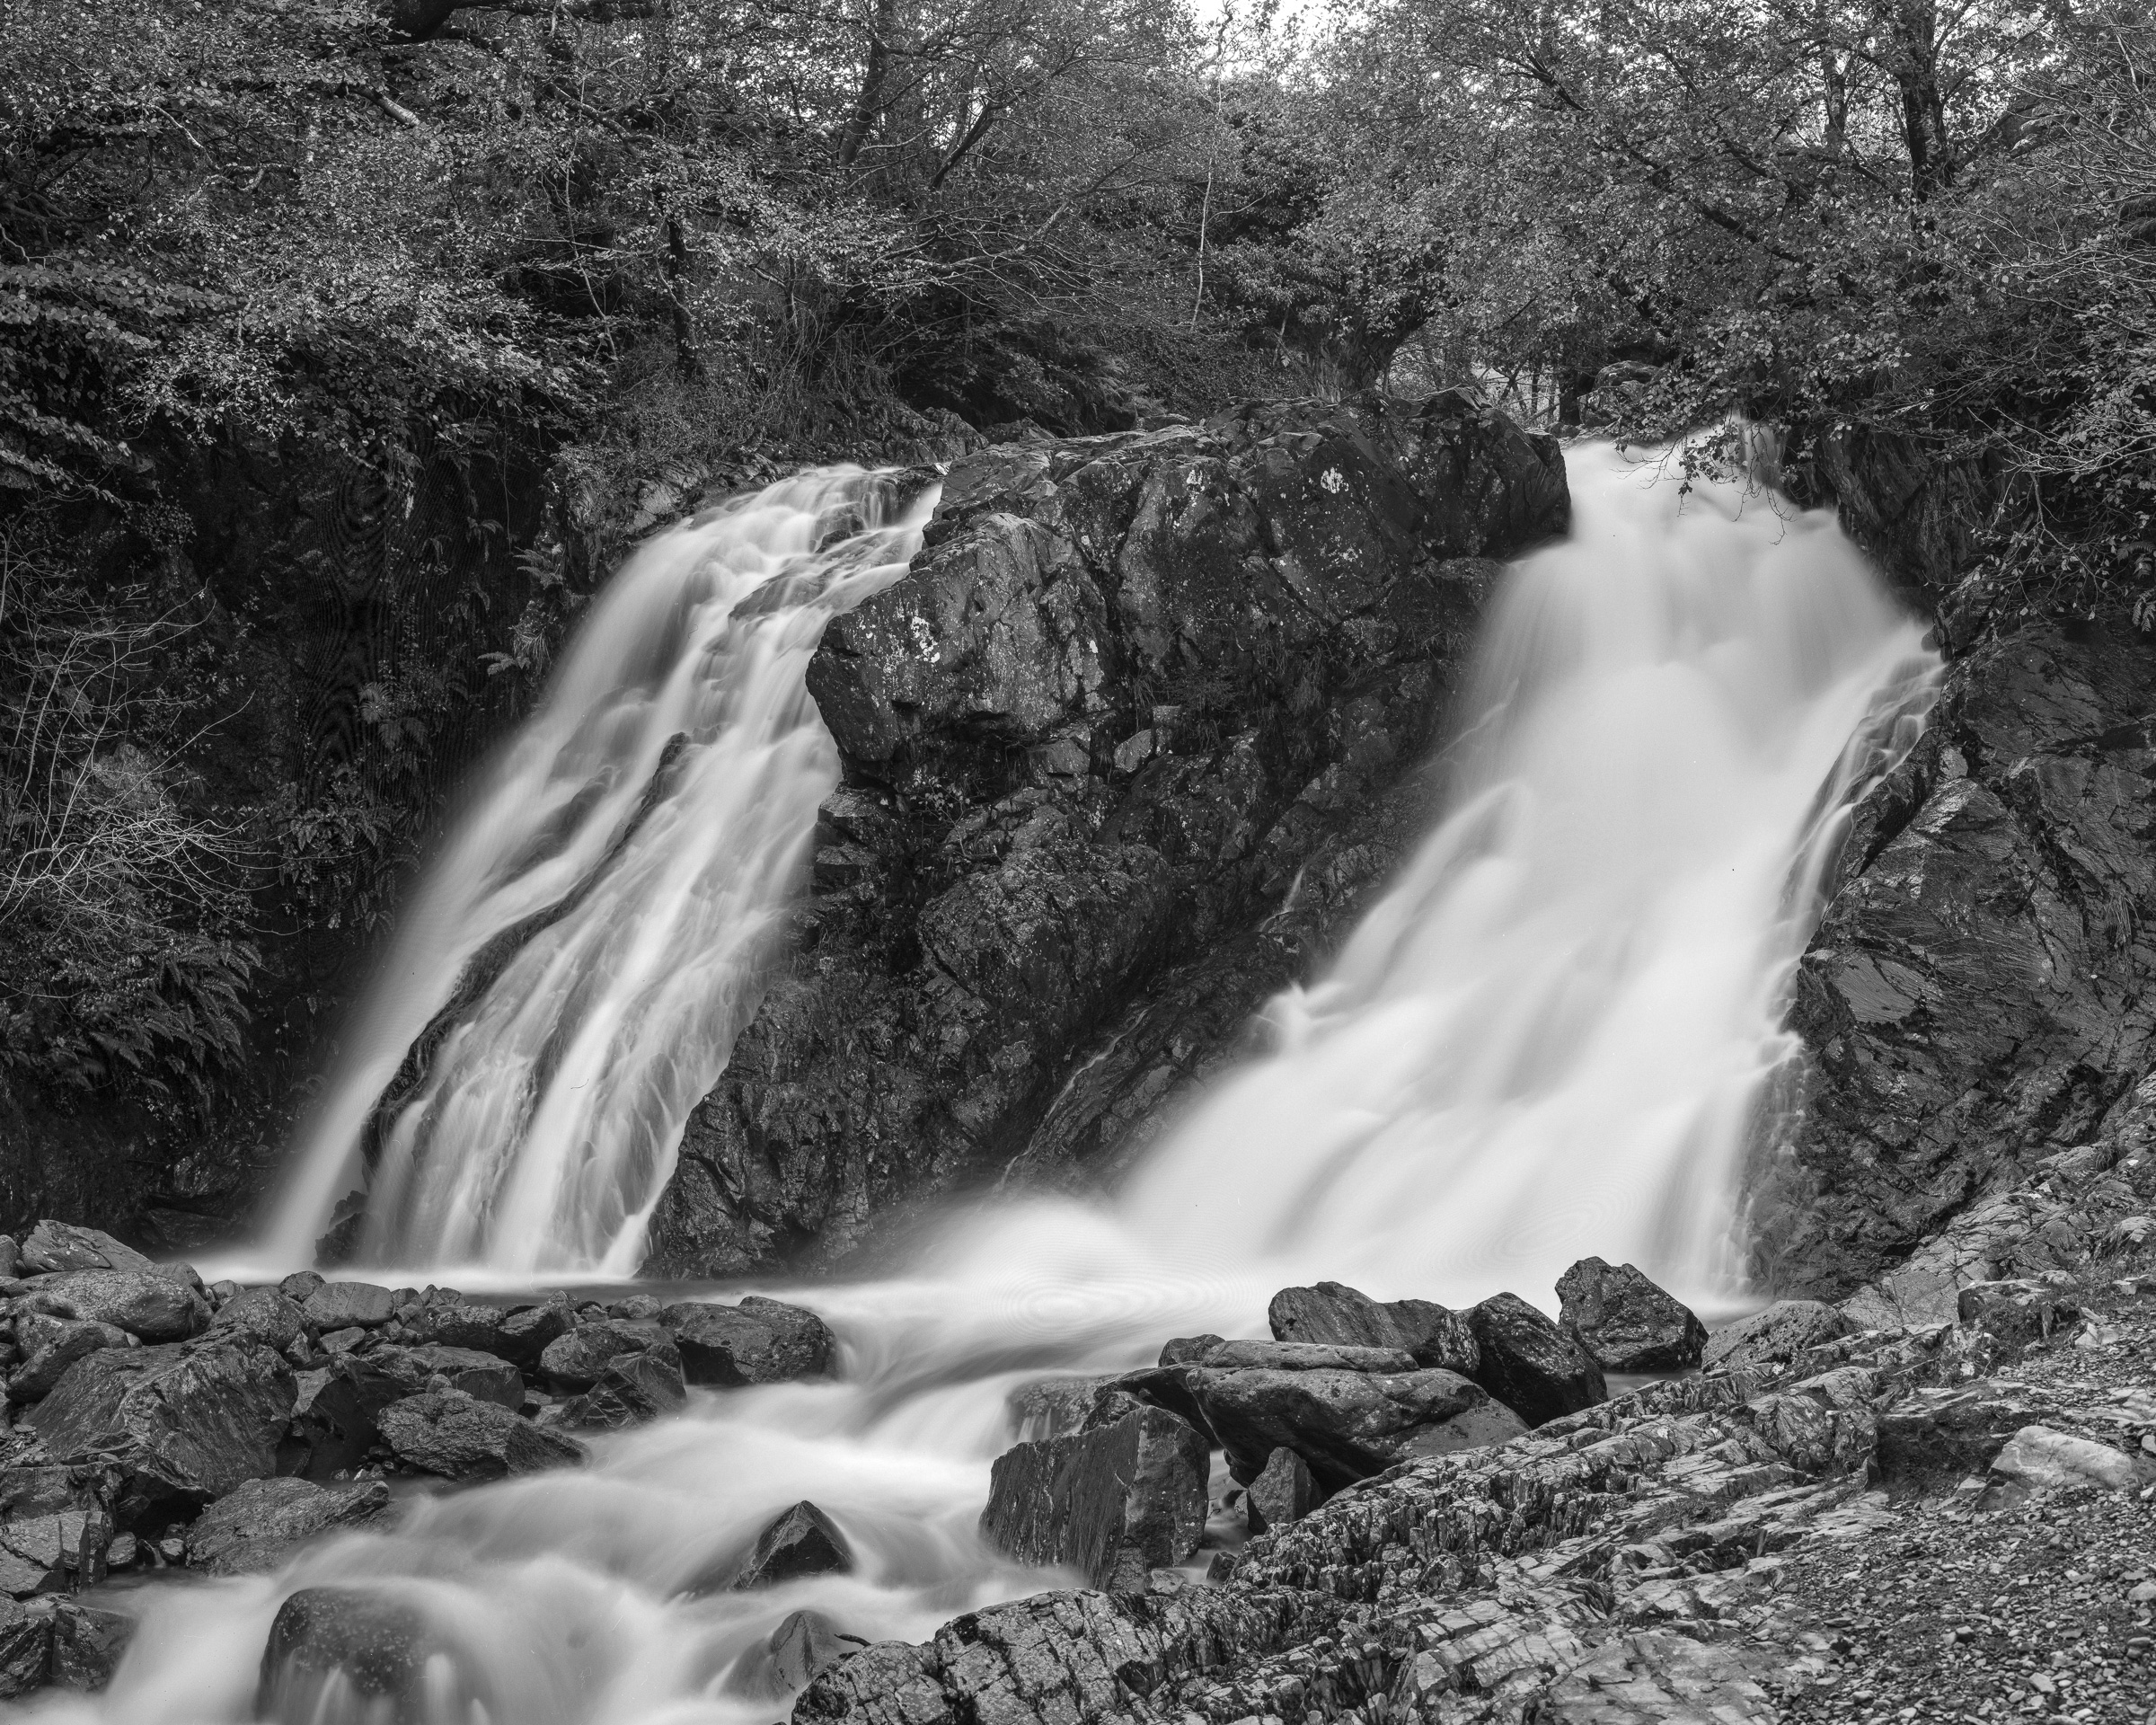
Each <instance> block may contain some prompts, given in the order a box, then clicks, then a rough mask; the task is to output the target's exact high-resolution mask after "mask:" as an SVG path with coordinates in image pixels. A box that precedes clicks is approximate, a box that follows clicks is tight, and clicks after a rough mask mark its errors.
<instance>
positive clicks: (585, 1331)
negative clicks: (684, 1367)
mask: <svg viewBox="0 0 2156 1725" xmlns="http://www.w3.org/2000/svg"><path fill="white" fill-rule="evenodd" d="M647 1352H651V1353H657V1354H658V1355H659V1356H660V1357H661V1358H664V1359H667V1360H670V1361H672V1362H673V1365H674V1367H675V1369H676V1371H678V1370H680V1369H681V1364H682V1358H681V1355H680V1353H679V1351H678V1350H677V1349H676V1346H675V1341H674V1337H673V1335H672V1333H671V1332H670V1331H667V1329H666V1328H665V1327H664V1326H662V1325H660V1324H657V1323H626V1322H623V1320H622V1319H619V1318H602V1319H600V1320H599V1321H598V1322H597V1323H579V1325H577V1327H576V1328H575V1329H573V1330H571V1331H569V1332H568V1334H566V1335H562V1336H557V1337H556V1338H555V1339H554V1340H552V1341H550V1342H548V1343H547V1344H546V1349H545V1351H544V1352H543V1353H542V1354H541V1355H540V1357H539V1369H540V1371H541V1372H542V1373H543V1375H544V1376H545V1378H546V1380H547V1382H548V1383H550V1384H552V1385H553V1386H554V1388H556V1389H557V1390H567V1391H571V1392H576V1391H581V1390H588V1389H590V1388H591V1387H592V1385H593V1384H596V1383H597V1382H598V1381H599V1376H600V1374H601V1373H603V1372H604V1371H605V1369H606V1367H607V1365H608V1364H609V1363H610V1362H611V1361H613V1360H614V1359H616V1358H619V1357H620V1356H622V1355H623V1354H641V1353H647Z"/></svg>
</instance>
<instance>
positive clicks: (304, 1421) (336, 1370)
mask: <svg viewBox="0 0 2156 1725" xmlns="http://www.w3.org/2000/svg"><path fill="white" fill-rule="evenodd" d="M413 1393H416V1386H414V1385H412V1384H406V1383H404V1382H402V1381H401V1380H399V1379H397V1378H394V1377H392V1376H389V1375H388V1374H386V1373H382V1372H377V1371H374V1370H371V1369H369V1368H368V1367H367V1364H366V1363H365V1362H363V1361H360V1360H358V1359H355V1358H352V1357H350V1356H349V1355H340V1356H338V1357H337V1358H332V1359H331V1360H330V1362H329V1363H328V1364H327V1365H326V1366H320V1367H314V1369H312V1370H310V1371H305V1372H301V1373H300V1374H299V1375H298V1376H297V1378H296V1380H295V1385H294V1395H293V1401H292V1422H291V1429H290V1431H289V1434H288V1437H287V1443H286V1445H285V1446H284V1447H283V1448H282V1449H281V1450H280V1451H279V1454H278V1473H294V1474H298V1475H300V1476H302V1477H304V1478H306V1479H310V1480H314V1481H315V1482H318V1483H327V1482H329V1481H331V1479H333V1478H334V1477H335V1476H336V1475H337V1474H339V1473H349V1471H350V1470H351V1469H353V1468H355V1467H358V1465H359V1464H361V1463H362V1462H364V1461H365V1460H366V1459H367V1452H368V1451H369V1450H371V1449H372V1448H373V1447H374V1446H375V1441H376V1438H377V1437H379V1435H380V1434H379V1432H378V1430H377V1429H376V1425H375V1416H376V1414H378V1413H379V1412H381V1411H382V1410H383V1409H384V1408H385V1407H387V1406H388V1405H389V1404H390V1403H391V1402H397V1401H402V1399H403V1398H404V1397H405V1396H407V1395H411V1394H413Z"/></svg>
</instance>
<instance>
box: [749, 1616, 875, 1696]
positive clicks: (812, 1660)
mask: <svg viewBox="0 0 2156 1725" xmlns="http://www.w3.org/2000/svg"><path fill="white" fill-rule="evenodd" d="M768 1645H769V1647H770V1650H771V1659H772V1667H773V1676H776V1677H777V1679H778V1685H779V1690H780V1693H781V1694H791V1693H792V1692H793V1691H795V1690H797V1689H805V1688H807V1687H808V1681H809V1679H810V1678H812V1677H814V1676H816V1675H817V1673H818V1672H819V1671H827V1670H829V1669H830V1668H832V1667H833V1666H835V1665H836V1664H837V1663H838V1662H839V1661H840V1660H841V1659H851V1658H852V1657H853V1655H854V1654H856V1653H858V1652H860V1651H861V1650H862V1648H864V1647H866V1646H867V1645H868V1643H867V1642H866V1641H863V1640H862V1638H861V1637H860V1636H858V1635H849V1634H847V1633H846V1632H844V1630H842V1629H840V1628H839V1626H838V1625H837V1624H836V1623H833V1622H832V1621H831V1619H830V1618H828V1617H826V1616H825V1615H824V1614H823V1613H822V1612H820V1611H797V1612H793V1613H791V1614H789V1615H788V1616H787V1617H786V1619H785V1620H784V1621H783V1622H782V1623H780V1625H779V1626H778V1627H777V1628H776V1629H774V1630H773V1631H772V1632H771V1641H770V1642H769V1643H768Z"/></svg>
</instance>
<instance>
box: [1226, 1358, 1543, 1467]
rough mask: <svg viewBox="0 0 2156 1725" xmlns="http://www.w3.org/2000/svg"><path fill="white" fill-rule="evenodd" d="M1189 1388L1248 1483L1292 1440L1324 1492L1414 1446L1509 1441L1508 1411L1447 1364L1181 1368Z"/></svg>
mask: <svg viewBox="0 0 2156 1725" xmlns="http://www.w3.org/2000/svg"><path fill="white" fill-rule="evenodd" d="M1185 1381H1186V1383H1187V1384H1188V1389H1189V1393H1190V1394H1191V1396H1192V1397H1193V1398H1194V1399H1195V1400H1196V1401H1197V1405H1198V1406H1199V1408H1200V1409H1202V1410H1203V1411H1204V1413H1205V1416H1206V1423H1207V1425H1208V1426H1209V1427H1210V1428H1211V1429H1212V1430H1213V1432H1214V1434H1215V1436H1217V1437H1218V1438H1219V1439H1220V1443H1221V1446H1222V1447H1223V1448H1224V1449H1225V1450H1226V1451H1227V1454H1228V1471H1229V1472H1230V1473H1233V1475H1234V1476H1235V1478H1236V1479H1237V1480H1238V1481H1240V1482H1242V1483H1243V1484H1245V1485H1248V1484H1249V1483H1250V1482H1251V1481H1253V1480H1255V1479H1256V1478H1257V1477H1258V1475H1259V1473H1261V1472H1263V1470H1264V1468H1265V1464H1266V1463H1267V1461H1268V1460H1269V1459H1270V1458H1271V1456H1272V1453H1273V1452H1274V1451H1275V1450H1276V1449H1292V1450H1294V1452H1295V1454H1296V1455H1300V1456H1302V1457H1303V1460H1304V1461H1305V1462H1306V1463H1308V1464H1309V1465H1310V1471H1311V1473H1312V1475H1313V1476H1314V1477H1315V1478H1316V1479H1317V1481H1318V1483H1319V1484H1320V1485H1321V1486H1323V1487H1324V1488H1325V1489H1326V1490H1327V1491H1339V1488H1340V1487H1342V1486H1344V1485H1347V1484H1349V1483H1351V1482H1354V1481H1356V1480H1361V1479H1367V1478H1368V1477H1369V1476H1370V1475H1371V1474H1373V1473H1383V1471H1384V1470H1385V1469H1386V1468H1388V1467H1392V1466H1393V1465H1395V1464H1398V1463H1400V1462H1403V1461H1408V1460H1410V1459H1412V1458H1414V1457H1416V1456H1418V1455H1447V1454H1450V1453H1451V1452H1453V1451H1454V1450H1461V1449H1473V1448H1477V1447H1480V1446H1482V1445H1484V1444H1502V1443H1507V1442H1509V1441H1510V1440H1511V1439H1512V1438H1516V1437H1518V1436H1519V1435H1520V1433H1522V1432H1523V1431H1524V1430H1525V1429H1526V1427H1525V1426H1524V1425H1523V1424H1522V1423H1521V1421H1520V1420H1519V1417H1518V1416H1517V1415H1515V1413H1513V1412H1512V1411H1511V1410H1509V1409H1508V1408H1506V1407H1504V1406H1502V1405H1501V1404H1499V1403H1498V1402H1496V1401H1494V1400H1492V1399H1491V1397H1490V1396H1489V1393H1486V1392H1485V1391H1484V1390H1482V1389H1481V1388H1480V1387H1478V1386H1477V1385H1475V1384H1471V1383H1470V1382H1469V1381H1468V1380H1467V1379H1466V1378H1464V1377H1462V1376H1460V1375H1459V1374H1458V1373H1457V1372H1447V1371H1439V1370H1431V1371H1417V1372H1399V1373H1393V1374H1391V1375H1379V1374H1374V1373H1367V1372H1337V1371H1314V1372H1279V1371H1264V1370H1243V1371H1216V1370H1214V1369H1212V1368H1210V1367H1196V1368H1193V1369H1191V1370H1189V1371H1188V1373H1187V1374H1186V1378H1185Z"/></svg>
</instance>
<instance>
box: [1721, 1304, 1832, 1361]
mask: <svg viewBox="0 0 2156 1725" xmlns="http://www.w3.org/2000/svg"><path fill="white" fill-rule="evenodd" d="M1848 1333H1849V1320H1848V1319H1846V1318H1844V1317H1843V1316H1842V1314H1841V1313H1839V1312H1837V1311H1836V1310H1835V1309H1834V1308H1833V1306H1831V1305H1827V1304H1826V1303H1825V1301H1823V1300H1777V1301H1775V1302H1774V1304H1773V1305H1770V1306H1767V1307H1766V1308H1765V1309H1764V1310H1763V1311H1758V1312H1754V1313H1753V1314H1752V1315H1751V1316H1750V1317H1746V1318H1739V1319H1738V1320H1737V1321H1736V1323H1732V1324H1730V1325H1728V1326H1727V1327H1726V1328H1724V1329H1720V1330H1717V1331H1715V1332H1714V1333H1713V1334H1712V1335H1711V1336H1710V1337H1708V1338H1707V1345H1706V1347H1705V1348H1703V1349H1701V1351H1700V1364H1701V1365H1702V1366H1704V1367H1706V1368H1707V1369H1708V1370H1709V1371H1714V1370H1716V1369H1717V1368H1720V1369H1724V1370H1727V1371H1732V1372H1735V1371H1741V1370H1743V1369H1744V1368H1745V1367H1748V1366H1780V1365H1785V1364H1787V1363H1788V1362H1789V1360H1791V1359H1794V1358H1796V1357H1797V1356H1798V1354H1800V1353H1802V1352H1804V1350H1805V1349H1807V1348H1816V1347H1818V1346H1819V1345H1820V1344H1821V1343H1823V1342H1828V1341H1833V1340H1835V1339H1836V1338H1837V1337H1840V1336H1844V1335H1847V1334H1848Z"/></svg>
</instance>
